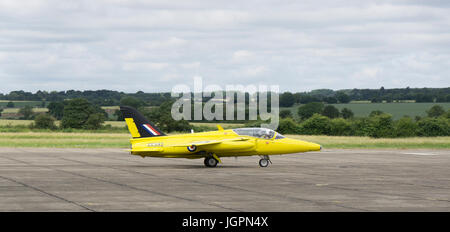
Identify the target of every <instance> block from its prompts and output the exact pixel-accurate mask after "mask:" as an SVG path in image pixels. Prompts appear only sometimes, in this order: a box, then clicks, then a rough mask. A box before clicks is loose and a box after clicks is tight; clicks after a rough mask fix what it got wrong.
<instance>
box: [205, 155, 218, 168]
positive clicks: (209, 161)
mask: <svg viewBox="0 0 450 232" xmlns="http://www.w3.org/2000/svg"><path fill="white" fill-rule="evenodd" d="M204 163H205V166H206V167H209V168H214V167H216V166H217V163H222V161H220V158H219V157H218V156H216V155H215V154H213V153H209V154H208V156H207V157H206V158H205V161H204Z"/></svg>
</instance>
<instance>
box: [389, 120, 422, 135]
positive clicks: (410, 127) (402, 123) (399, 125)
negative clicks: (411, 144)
mask: <svg viewBox="0 0 450 232" xmlns="http://www.w3.org/2000/svg"><path fill="white" fill-rule="evenodd" d="M417 129H418V127H417V124H416V122H414V120H413V119H412V118H410V117H403V118H401V119H399V120H397V121H395V122H394V133H395V137H412V136H416V135H417Z"/></svg>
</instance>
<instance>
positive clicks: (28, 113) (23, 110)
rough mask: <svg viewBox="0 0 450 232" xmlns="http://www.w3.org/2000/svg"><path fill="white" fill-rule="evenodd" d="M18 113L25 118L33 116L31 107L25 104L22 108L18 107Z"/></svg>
mask: <svg viewBox="0 0 450 232" xmlns="http://www.w3.org/2000/svg"><path fill="white" fill-rule="evenodd" d="M19 114H20V115H22V119H25V120H29V119H32V118H33V116H34V113H33V107H31V106H25V107H23V108H20V110H19Z"/></svg>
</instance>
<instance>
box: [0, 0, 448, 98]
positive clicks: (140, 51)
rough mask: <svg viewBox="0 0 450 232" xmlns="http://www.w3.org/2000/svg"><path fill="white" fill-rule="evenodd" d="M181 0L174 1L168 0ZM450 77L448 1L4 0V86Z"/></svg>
mask: <svg viewBox="0 0 450 232" xmlns="http://www.w3.org/2000/svg"><path fill="white" fill-rule="evenodd" d="M170 2H172V3H170ZM194 76H201V77H203V80H204V81H205V84H218V85H220V86H223V87H225V85H227V84H243V85H248V84H268V85H269V84H270V85H271V84H278V85H279V86H280V90H281V91H293V92H298V91H309V90H313V89H318V88H330V89H347V88H380V87H381V86H384V87H385V88H397V87H407V86H410V87H449V86H450V1H446V0H442V1H439V0H435V1H433V0H423V1H401V0H397V1H360V0H355V1H338V0H332V1H331V0H330V1H318V0H312V1H294V0H293V1H280V0H277V1H262V0H257V1H256V0H255V1H253V0H246V1H242V0H238V1H232V0H226V1H210V0H205V1H186V0H183V1H168V0H159V1H147V0H129V1H127V0H86V1H84V0H74V1H63V0H54V1H53V0H48V1H47V0H20V1H19V0H0V92H3V93H8V92H10V91H12V90H20V89H23V90H26V91H33V92H34V91H37V90H47V91H51V90H68V89H76V90H96V89H111V90H119V91H125V92H136V91H139V90H142V91H144V92H156V91H170V90H171V89H172V87H173V86H174V85H176V84H180V83H184V84H188V85H191V86H192V84H193V83H192V82H193V77H194Z"/></svg>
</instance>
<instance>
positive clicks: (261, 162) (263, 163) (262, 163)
mask: <svg viewBox="0 0 450 232" xmlns="http://www.w3.org/2000/svg"><path fill="white" fill-rule="evenodd" d="M259 166H260V167H262V168H265V167H267V166H269V160H266V159H260V160H259Z"/></svg>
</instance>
